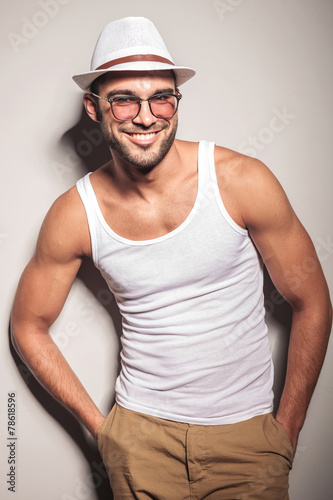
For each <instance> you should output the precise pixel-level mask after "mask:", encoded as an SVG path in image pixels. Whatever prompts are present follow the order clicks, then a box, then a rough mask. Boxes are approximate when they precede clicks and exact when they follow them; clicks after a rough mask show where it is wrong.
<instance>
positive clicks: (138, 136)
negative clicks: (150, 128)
mask: <svg viewBox="0 0 333 500" xmlns="http://www.w3.org/2000/svg"><path fill="white" fill-rule="evenodd" d="M154 135H155V132H152V133H151V134H132V137H133V139H137V140H138V141H145V140H147V139H152V138H153V137H154Z"/></svg>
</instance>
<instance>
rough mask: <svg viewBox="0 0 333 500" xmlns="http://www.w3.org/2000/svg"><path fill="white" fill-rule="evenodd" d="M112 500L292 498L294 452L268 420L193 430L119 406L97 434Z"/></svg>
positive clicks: (266, 417) (193, 427) (261, 418)
mask: <svg viewBox="0 0 333 500" xmlns="http://www.w3.org/2000/svg"><path fill="white" fill-rule="evenodd" d="M97 442H98V447H99V450H100V453H101V456H102V458H103V460H104V463H105V466H106V469H107V471H108V474H109V478H110V483H111V487H112V491H113V493H114V499H115V500H129V499H133V498H134V499H138V500H146V499H155V500H190V499H191V500H203V499H212V500H213V499H214V500H220V499H221V500H222V499H223V500H252V499H253V500H254V499H255V500H261V499H265V500H287V499H288V498H289V496H288V476H289V471H290V470H291V467H292V460H293V451H292V447H291V444H290V441H289V439H288V436H287V434H286V432H285V431H284V429H283V428H282V427H281V425H280V424H279V423H278V422H277V421H276V420H275V419H274V417H273V416H272V415H271V414H266V415H262V416H258V417H254V418H251V419H250V420H246V421H243V422H239V423H236V424H231V425H212V426H206V425H192V424H184V423H179V422H173V421H170V420H164V419H160V418H156V417H151V416H149V415H145V414H142V413H138V412H134V411H130V410H126V409H124V408H122V407H121V406H119V405H118V404H115V405H114V406H113V408H112V410H111V412H110V414H109V415H108V416H107V418H106V420H105V422H103V424H102V426H101V428H100V429H99V431H98V437H97Z"/></svg>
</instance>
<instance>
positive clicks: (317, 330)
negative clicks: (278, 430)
mask: <svg viewBox="0 0 333 500" xmlns="http://www.w3.org/2000/svg"><path fill="white" fill-rule="evenodd" d="M330 330H331V309H330V305H329V304H327V306H326V307H323V306H321V307H320V308H318V309H317V310H314V309H313V310H305V309H302V310H297V309H296V310H294V313H293V322H292V329H291V335H290V343H289V350H288V364H287V373H286V380H285V386H284V389H283V393H282V396H281V400H280V405H279V408H278V411H277V414H276V418H277V420H278V421H279V422H280V423H281V424H282V425H283V427H284V428H285V429H286V431H287V433H288V435H289V437H290V439H291V441H292V444H293V446H294V449H296V445H297V439H298V434H299V431H300V430H301V428H302V427H303V424H304V420H305V417H306V412H307V409H308V406H309V403H310V400H311V397H312V394H313V391H314V389H315V386H316V383H317V380H318V377H319V374H320V371H321V367H322V365H323V362H324V358H325V354H326V349H327V344H328V339H329V335H330Z"/></svg>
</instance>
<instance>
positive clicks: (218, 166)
mask: <svg viewBox="0 0 333 500" xmlns="http://www.w3.org/2000/svg"><path fill="white" fill-rule="evenodd" d="M193 75H194V71H193V70H191V69H190V68H186V67H181V66H176V65H175V64H174V63H173V61H172V59H171V56H170V54H169V53H168V51H167V49H166V47H165V45H164V42H163V40H162V39H161V37H160V35H159V33H158V32H157V30H156V28H155V26H154V25H153V24H152V23H151V22H150V21H148V20H147V19H144V18H126V19H121V20H119V21H115V22H113V23H110V24H109V25H108V26H107V27H106V28H105V29H104V30H103V32H102V34H101V36H100V38H99V40H98V42H97V45H96V48H95V52H94V55H93V60H92V65H91V71H90V72H87V73H84V74H81V75H76V76H75V77H74V80H75V81H76V83H77V84H78V85H79V86H80V87H81V89H82V90H83V91H84V92H85V94H84V98H83V99H84V105H85V107H86V110H87V113H88V114H89V116H90V117H91V118H92V120H94V121H96V122H100V124H101V128H102V131H103V135H104V138H105V140H106V142H107V144H108V146H109V148H110V152H111V154H112V160H110V161H109V162H108V163H107V164H106V165H104V166H102V167H100V168H99V169H97V170H96V171H95V172H93V173H91V174H88V175H86V176H85V177H84V178H83V179H80V180H79V181H78V182H77V184H76V186H75V187H73V188H72V189H70V190H69V191H68V192H66V193H65V194H63V195H62V196H61V197H60V198H59V199H58V200H56V202H55V203H54V204H53V206H52V207H51V209H50V211H49V213H48V215H47V217H46V219H45V221H44V224H43V226H42V229H41V232H40V236H39V239H38V244H37V249H36V253H35V255H34V257H33V259H32V260H31V262H30V263H29V264H28V266H27V268H26V269H25V271H24V273H23V275H22V278H21V281H20V284H19V287H18V291H17V295H16V298H15V303H14V307H13V313H12V332H13V342H14V344H15V345H16V348H17V350H18V352H19V353H20V355H21V357H22V359H23V360H24V361H25V362H26V363H27V364H28V365H29V367H30V369H31V370H32V371H33V373H34V374H35V376H36V378H37V379H38V380H39V381H40V382H41V383H42V384H43V385H44V387H46V388H47V389H48V390H49V391H50V393H51V394H52V395H53V396H54V397H55V398H57V399H58V400H59V401H60V402H61V403H62V404H64V405H65V406H66V408H68V409H69V410H70V411H71V412H72V413H73V414H74V415H75V416H76V417H77V418H78V419H79V420H80V421H81V422H82V423H83V424H84V425H85V426H86V427H87V429H88V430H89V431H90V432H91V433H92V435H93V436H94V437H95V438H96V439H97V442H98V447H99V450H100V453H101V455H102V457H103V460H104V463H105V465H106V468H107V470H108V473H109V477H110V483H111V486H112V490H113V493H114V498H115V499H116V500H124V499H132V498H136V499H139V500H144V499H148V498H155V499H159V500H163V499H164V500H184V499H197V500H201V499H204V498H207V499H208V498H211V499H225V500H235V499H256V500H258V499H266V500H283V499H288V476H289V471H290V469H291V467H292V461H293V456H294V453H295V450H296V446H297V440H298V435H299V432H300V430H301V428H302V426H303V424H304V420H305V416H306V411H307V408H308V405H309V402H310V399H311V396H312V393H313V391H314V388H315V385H316V382H317V379H318V376H319V373H320V370H321V366H322V364H323V361H324V357H325V352H326V348H327V343H328V338H329V333H330V328H331V303H330V298H329V293H328V289H327V285H326V282H325V279H324V276H323V273H322V270H321V267H320V264H319V261H318V258H317V256H316V252H315V250H314V247H313V244H312V242H311V240H310V238H309V236H308V235H307V233H306V231H305V230H304V228H303V226H302V225H301V223H300V222H299V220H298V219H297V217H296V215H295V213H294V211H293V210H292V208H291V206H290V204H289V201H288V199H287V197H286V195H285V193H284V191H283V189H282V188H281V186H280V184H279V183H278V181H277V180H276V179H275V177H274V176H273V175H272V173H271V172H270V171H269V169H268V168H267V167H266V166H265V165H263V164H262V163H261V162H259V161H258V160H255V159H253V158H249V157H246V156H243V155H240V154H238V153H236V152H233V151H230V150H228V149H225V148H222V147H218V146H215V145H214V144H213V143H209V142H206V141H202V142H200V143H199V144H197V143H194V142H185V141H180V140H177V139H176V138H175V137H176V131H177V121H178V106H179V102H180V99H181V97H182V96H181V94H180V91H179V88H178V87H179V86H180V85H182V84H183V83H184V82H185V81H187V80H188V79H189V78H191V77H192V76H193ZM83 256H89V257H91V258H92V259H93V261H94V263H95V265H96V266H97V267H98V268H99V269H100V271H101V273H102V275H103V277H104V278H105V280H106V282H107V284H108V286H109V287H110V290H111V291H112V292H113V293H114V295H115V298H116V300H117V303H118V306H119V309H120V312H121V314H122V319H123V333H122V351H121V371H120V374H119V377H118V378H117V381H116V403H115V405H114V406H113V408H112V410H111V412H110V413H109V415H108V416H107V417H106V418H105V417H104V416H103V415H102V413H101V412H100V411H99V409H98V408H97V407H96V405H95V404H94V403H93V401H92V400H91V398H90V397H89V395H88V394H87V392H86V391H85V389H84V388H83V386H82V384H81V383H80V381H79V380H78V378H77V377H76V375H75V374H74V373H73V371H72V370H71V368H70V366H69V365H68V363H67V362H66V360H65V359H64V357H63V356H62V354H61V352H60V351H59V349H58V348H57V347H56V345H55V344H54V342H53V340H52V338H51V336H50V335H49V327H50V325H52V323H53V322H54V321H55V319H56V318H57V316H58V315H59V313H60V312H61V310H62V307H63V305H64V303H65V301H66V298H67V296H68V293H69V290H70V288H71V285H72V283H73V281H74V279H75V276H76V274H77V272H78V269H79V267H80V264H81V260H82V257H83ZM303 262H307V263H309V262H311V273H309V272H308V273H304V274H303V275H302V276H299V275H298V282H297V285H296V284H295V280H294V279H293V278H294V269H295V268H297V266H299V265H300V264H302V263H303ZM263 263H264V264H265V266H266V267H267V270H268V272H269V273H270V276H271V278H272V280H273V282H274V284H275V286H276V287H277V289H278V290H279V291H280V293H281V294H282V295H283V296H284V298H285V299H286V300H287V301H288V302H289V303H290V304H291V306H292V308H293V323H292V330H291V337H290V346H289V353H288V369H287V375H286V381H285V386H284V390H283V394H282V397H281V401H280V404H279V407H278V411H277V413H276V415H273V414H272V409H273V392H272V384H273V365H272V358H271V352H270V347H269V342H268V338H267V327H266V325H265V317H264V316H265V311H264V300H263Z"/></svg>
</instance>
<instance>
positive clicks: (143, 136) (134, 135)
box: [125, 131, 160, 146]
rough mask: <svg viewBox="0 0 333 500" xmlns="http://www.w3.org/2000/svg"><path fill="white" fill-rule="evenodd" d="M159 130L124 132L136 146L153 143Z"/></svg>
mask: <svg viewBox="0 0 333 500" xmlns="http://www.w3.org/2000/svg"><path fill="white" fill-rule="evenodd" d="M159 132H160V131H156V132H147V133H142V132H125V133H126V135H127V137H128V138H129V139H130V140H131V142H132V143H134V144H137V145H138V146H140V145H141V146H149V145H150V144H153V143H154V142H155V141H156V139H157V137H158V136H159Z"/></svg>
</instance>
